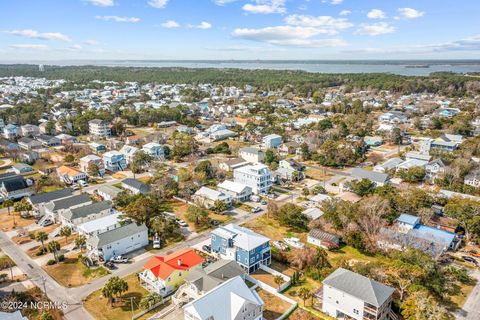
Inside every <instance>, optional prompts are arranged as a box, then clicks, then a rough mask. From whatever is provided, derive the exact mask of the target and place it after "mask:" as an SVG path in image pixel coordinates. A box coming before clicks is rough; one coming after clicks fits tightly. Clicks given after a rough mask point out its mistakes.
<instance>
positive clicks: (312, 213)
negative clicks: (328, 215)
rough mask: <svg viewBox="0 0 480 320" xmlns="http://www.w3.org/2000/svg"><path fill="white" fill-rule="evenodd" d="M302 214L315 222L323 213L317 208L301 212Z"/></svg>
mask: <svg viewBox="0 0 480 320" xmlns="http://www.w3.org/2000/svg"><path fill="white" fill-rule="evenodd" d="M302 214H303V215H304V216H306V217H307V218H308V220H317V219H319V218H320V217H321V216H323V211H322V210H320V209H319V208H317V207H311V208H307V209H305V210H303V211H302Z"/></svg>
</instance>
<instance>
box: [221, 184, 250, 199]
mask: <svg viewBox="0 0 480 320" xmlns="http://www.w3.org/2000/svg"><path fill="white" fill-rule="evenodd" d="M217 187H218V190H219V191H221V192H223V193H225V194H228V195H230V196H231V197H232V198H233V200H235V201H240V202H243V201H248V200H250V196H251V195H252V188H250V187H249V186H246V185H244V184H241V183H237V182H235V181H231V180H225V181H223V182H222V183H220V184H219V185H218V186H217Z"/></svg>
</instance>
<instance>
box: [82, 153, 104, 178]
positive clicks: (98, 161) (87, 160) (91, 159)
mask: <svg viewBox="0 0 480 320" xmlns="http://www.w3.org/2000/svg"><path fill="white" fill-rule="evenodd" d="M93 166H97V168H98V174H99V175H100V176H104V175H105V165H104V164H103V160H102V158H100V157H99V156H96V155H94V154H89V155H88V156H85V157H83V158H81V159H80V163H79V167H80V170H82V171H83V172H85V173H87V174H88V173H89V172H90V170H91V169H92V167H93Z"/></svg>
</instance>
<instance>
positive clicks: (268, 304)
mask: <svg viewBox="0 0 480 320" xmlns="http://www.w3.org/2000/svg"><path fill="white" fill-rule="evenodd" d="M256 291H257V293H258V295H259V296H260V298H262V300H263V302H265V304H264V306H263V317H264V318H265V319H266V320H273V319H277V318H278V317H280V316H281V315H282V314H283V313H285V312H286V311H287V310H288V308H290V307H291V304H290V303H288V302H286V301H284V300H282V299H280V298H279V297H277V296H274V295H273V294H271V293H269V292H267V291H265V290H262V289H260V288H257V289H256Z"/></svg>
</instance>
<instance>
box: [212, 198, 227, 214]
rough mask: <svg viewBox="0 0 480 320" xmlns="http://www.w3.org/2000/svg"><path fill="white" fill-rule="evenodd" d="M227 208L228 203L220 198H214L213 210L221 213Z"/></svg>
mask: <svg viewBox="0 0 480 320" xmlns="http://www.w3.org/2000/svg"><path fill="white" fill-rule="evenodd" d="M227 209H228V205H227V204H226V203H225V202H224V201H222V200H215V202H214V203H213V211H215V212H216V213H222V212H224V211H226V210H227Z"/></svg>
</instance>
